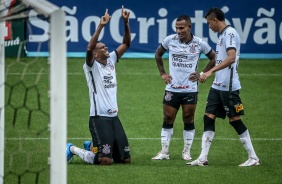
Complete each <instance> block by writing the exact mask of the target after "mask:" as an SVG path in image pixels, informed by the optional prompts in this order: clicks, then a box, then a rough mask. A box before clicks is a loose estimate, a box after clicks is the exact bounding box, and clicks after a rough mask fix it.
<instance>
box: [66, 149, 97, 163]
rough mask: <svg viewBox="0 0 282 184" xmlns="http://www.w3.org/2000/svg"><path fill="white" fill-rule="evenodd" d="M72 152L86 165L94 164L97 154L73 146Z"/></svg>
mask: <svg viewBox="0 0 282 184" xmlns="http://www.w3.org/2000/svg"><path fill="white" fill-rule="evenodd" d="M71 152H72V153H73V154H75V155H78V156H79V157H80V158H81V159H82V160H84V161H85V162H86V163H89V164H94V157H95V154H94V153H93V152H92V151H87V150H84V149H81V148H78V147H76V146H72V147H71Z"/></svg>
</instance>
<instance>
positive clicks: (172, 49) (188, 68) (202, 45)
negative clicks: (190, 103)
mask: <svg viewBox="0 0 282 184" xmlns="http://www.w3.org/2000/svg"><path fill="white" fill-rule="evenodd" d="M191 36H192V40H191V41H190V42H188V43H182V42H181V41H180V40H179V38H178V35H177V34H172V35H169V36H167V37H166V38H165V39H164V40H163V42H162V47H163V48H164V49H166V50H168V51H169V74H170V75H171V77H172V83H171V84H167V85H166V88H165V90H167V91H171V92H181V93H183V92H184V93H185V92H197V91H198V82H192V81H190V80H189V79H188V78H189V75H190V74H191V73H192V72H195V71H196V70H197V68H198V62H199V59H200V55H201V53H203V54H205V55H207V54H208V53H209V52H211V51H212V49H211V47H210V46H209V44H208V43H206V42H205V41H203V40H202V39H201V38H199V37H197V36H194V35H192V34H191Z"/></svg>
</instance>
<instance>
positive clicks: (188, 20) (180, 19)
mask: <svg viewBox="0 0 282 184" xmlns="http://www.w3.org/2000/svg"><path fill="white" fill-rule="evenodd" d="M182 20H185V21H186V22H187V23H188V24H191V18H190V17H189V16H188V15H180V16H179V17H178V18H177V19H176V21H182Z"/></svg>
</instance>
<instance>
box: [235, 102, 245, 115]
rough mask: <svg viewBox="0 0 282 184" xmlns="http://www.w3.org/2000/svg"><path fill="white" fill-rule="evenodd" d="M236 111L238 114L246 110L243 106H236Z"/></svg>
mask: <svg viewBox="0 0 282 184" xmlns="http://www.w3.org/2000/svg"><path fill="white" fill-rule="evenodd" d="M235 109H236V113H238V112H240V111H241V110H243V109H244V107H243V104H238V105H235Z"/></svg>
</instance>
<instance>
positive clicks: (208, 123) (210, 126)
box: [204, 115, 215, 132]
mask: <svg viewBox="0 0 282 184" xmlns="http://www.w3.org/2000/svg"><path fill="white" fill-rule="evenodd" d="M214 122H215V120H214V119H212V118H210V117H209V116H207V115H204V131H213V132H215V124H214Z"/></svg>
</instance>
